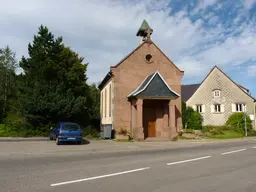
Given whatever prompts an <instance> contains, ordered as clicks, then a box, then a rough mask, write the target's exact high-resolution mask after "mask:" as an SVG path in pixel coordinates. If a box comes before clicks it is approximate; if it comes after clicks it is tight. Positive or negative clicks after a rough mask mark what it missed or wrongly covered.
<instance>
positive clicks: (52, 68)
mask: <svg viewBox="0 0 256 192" xmlns="http://www.w3.org/2000/svg"><path fill="white" fill-rule="evenodd" d="M28 54H29V57H28V58H25V57H24V56H23V57H22V59H21V61H20V67H21V68H23V70H24V74H25V75H24V76H23V80H24V86H23V88H22V90H21V92H22V93H23V94H24V97H23V101H22V110H23V112H24V115H25V118H26V120H27V121H28V122H29V123H30V124H31V125H33V127H38V126H39V127H40V126H44V127H45V125H47V124H49V123H57V122H58V121H65V120H68V121H75V122H77V123H80V124H86V123H88V121H89V119H90V118H91V115H90V109H91V107H92V99H91V97H90V95H89V91H90V88H89V86H88V85H87V83H86V81H87V77H86V74H85V73H86V70H87V65H88V64H85V63H83V60H84V58H82V57H80V56H79V55H78V54H77V53H75V52H74V51H72V50H71V49H70V48H69V47H66V46H65V45H64V44H63V42H62V38H61V37H58V38H55V37H54V35H53V34H52V33H51V32H50V31H49V30H48V28H47V27H45V26H42V25H41V26H40V27H39V32H38V34H37V35H35V36H34V40H33V43H32V44H31V43H29V45H28Z"/></svg>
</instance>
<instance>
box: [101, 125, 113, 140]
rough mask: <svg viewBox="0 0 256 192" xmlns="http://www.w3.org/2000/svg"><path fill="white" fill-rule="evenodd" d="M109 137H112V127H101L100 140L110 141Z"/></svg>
mask: <svg viewBox="0 0 256 192" xmlns="http://www.w3.org/2000/svg"><path fill="white" fill-rule="evenodd" d="M111 135H112V125H111V124H107V125H102V126H101V138H103V139H111Z"/></svg>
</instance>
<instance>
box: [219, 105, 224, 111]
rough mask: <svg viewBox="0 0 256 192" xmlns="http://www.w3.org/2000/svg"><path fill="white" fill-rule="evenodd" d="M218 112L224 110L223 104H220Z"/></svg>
mask: <svg viewBox="0 0 256 192" xmlns="http://www.w3.org/2000/svg"><path fill="white" fill-rule="evenodd" d="M220 112H221V113H223V112H224V105H223V104H222V105H220Z"/></svg>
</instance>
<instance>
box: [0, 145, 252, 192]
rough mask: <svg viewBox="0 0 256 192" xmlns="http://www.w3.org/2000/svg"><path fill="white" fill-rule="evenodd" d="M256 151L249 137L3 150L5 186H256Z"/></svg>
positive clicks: (185, 191)
mask: <svg viewBox="0 0 256 192" xmlns="http://www.w3.org/2000/svg"><path fill="white" fill-rule="evenodd" d="M21 145H22V144H21ZM1 146H2V147H3V145H2V144H1ZM61 147H68V146H61ZM255 154H256V140H246V141H239V142H232V143H229V142H227V143H220V144H205V145H199V146H194V147H182V148H173V149H168V150H157V151H152V152H149V151H145V152H141V153H137V152H136V153H132V152H130V153H127V154H125V153H119V154H118V153H117V154H115V155H106V154H100V153H99V154H97V155H94V154H92V155H90V154H85V153H83V152H82V151H81V152H80V153H74V154H72V153H68V152H67V154H66V155H61V156H58V155H47V156H45V157H43V156H38V157H36V156H31V157H26V158H25V159H23V158H21V157H20V156H19V158H15V156H12V157H11V158H9V159H7V158H1V156H0V173H1V174H0V187H1V188H0V191H3V192H23V191H24V192H35V191H36V192H53V191H54V192H70V191H76V192H79V191H83V192H84V191H89V192H90V191H92V192H99V191H111V192H119V191H122V192H131V191H138V192H143V191H147V192H149V191H150V192H170V191H178V192H198V191H203V192H208V191H209V192H210V191H211V192H212V191H221V192H222V191H223V192H229V191H232V192H236V191H237V192H241V191H243V192H245V191H246V192H255V191H256V182H255V180H256V155H255Z"/></svg>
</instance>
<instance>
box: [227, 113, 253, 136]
mask: <svg viewBox="0 0 256 192" xmlns="http://www.w3.org/2000/svg"><path fill="white" fill-rule="evenodd" d="M244 125H245V121H244V113H243V112H239V113H234V114H232V115H230V116H229V118H228V120H227V122H226V126H229V127H230V128H231V129H233V130H237V131H243V132H244ZM246 125H247V130H248V132H249V131H251V130H252V121H251V119H250V117H249V116H248V115H246Z"/></svg>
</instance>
